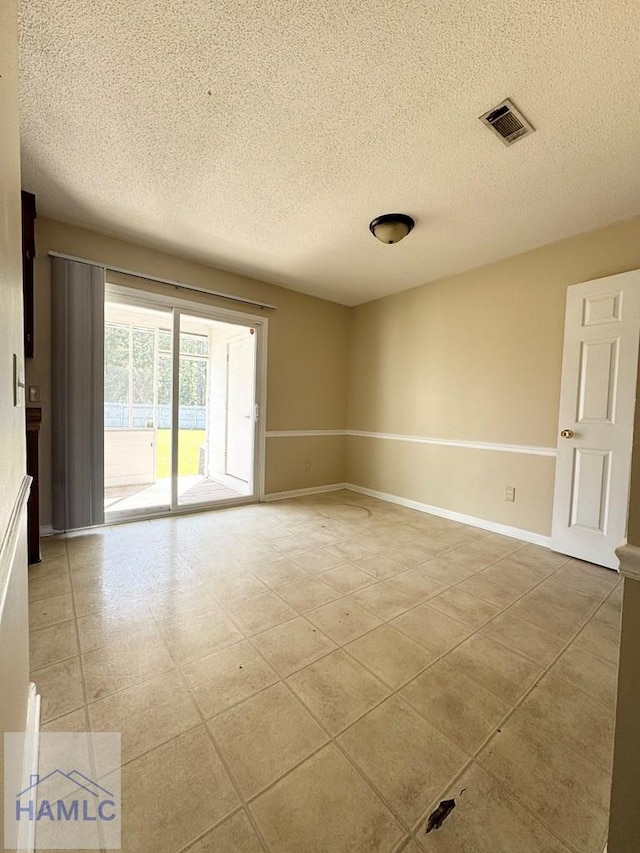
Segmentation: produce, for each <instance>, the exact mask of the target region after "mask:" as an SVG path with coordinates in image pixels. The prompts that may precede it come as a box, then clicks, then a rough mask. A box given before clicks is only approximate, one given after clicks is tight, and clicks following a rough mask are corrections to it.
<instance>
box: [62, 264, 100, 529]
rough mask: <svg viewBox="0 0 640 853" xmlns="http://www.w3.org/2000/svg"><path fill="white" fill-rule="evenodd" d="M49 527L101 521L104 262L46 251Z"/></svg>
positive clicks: (68, 526)
mask: <svg viewBox="0 0 640 853" xmlns="http://www.w3.org/2000/svg"><path fill="white" fill-rule="evenodd" d="M51 263H52V275H51V335H52V338H51V350H52V351H51V373H52V376H51V386H52V442H53V446H52V452H53V466H52V467H53V519H52V521H53V527H54V529H55V530H75V529H77V528H80V527H90V526H91V525H94V524H102V523H103V522H104V281H105V271H104V268H103V267H99V266H93V265H91V264H87V263H80V262H77V261H69V260H66V259H65V258H57V257H56V258H52V261H51Z"/></svg>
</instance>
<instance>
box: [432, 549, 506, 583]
mask: <svg viewBox="0 0 640 853" xmlns="http://www.w3.org/2000/svg"><path fill="white" fill-rule="evenodd" d="M490 562H491V560H490V559H489V558H487V557H484V556H482V555H479V554H476V553H475V552H468V551H467V550H463V549H461V550H456V551H450V552H449V553H447V554H444V555H443V556H442V557H437V558H436V559H434V560H429V561H428V562H426V563H422V564H421V565H420V570H421V571H423V572H426V574H428V575H429V576H430V577H432V578H435V579H436V580H439V581H441V582H442V583H445V584H447V585H450V584H453V583H459V582H460V581H463V580H466V578H470V577H471V576H472V575H475V574H476V573H477V572H480V571H482V569H485V568H486V567H487V565H488V564H489V563H490Z"/></svg>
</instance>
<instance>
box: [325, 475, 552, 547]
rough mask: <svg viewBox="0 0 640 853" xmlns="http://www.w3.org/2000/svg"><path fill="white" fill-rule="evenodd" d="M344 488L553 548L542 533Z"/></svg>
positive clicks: (357, 488) (349, 485) (353, 487)
mask: <svg viewBox="0 0 640 853" xmlns="http://www.w3.org/2000/svg"><path fill="white" fill-rule="evenodd" d="M342 488H345V489H349V491H352V492H359V493H360V494H362V495H369V497H371V498H379V499H380V500H382V501H388V502H389V503H392V504H398V506H404V507H407V508H408V509H416V510H418V512H426V513H428V514H429V515H437V516H439V517H440V518H448V519H450V520H451V521H459V522H460V523H461V524H468V525H469V526H470V527H480V528H481V529H482V530H490V531H491V532H492V533H499V534H500V535H501V536H510V537H511V538H512V539H520V540H522V541H523V542H530V543H531V544H533V545H542V546H543V547H545V548H550V547H551V538H550V537H549V536H543V535H542V534H541V533H532V532H531V531H530V530H523V529H522V528H520V527H510V526H509V525H508V524H499V523H498V522H497V521H487V519H485V518H476V516H474V515H464V513H461V512H454V511H453V510H451V509H442V507H439V506H431V505H430V504H425V503H420V501H412V500H409V498H401V497H399V496H398V495H390V494H387V493H386V492H378V491H376V490H375V489H366V488H365V487H364V486H356V485H354V484H353V483H345V484H344V486H342Z"/></svg>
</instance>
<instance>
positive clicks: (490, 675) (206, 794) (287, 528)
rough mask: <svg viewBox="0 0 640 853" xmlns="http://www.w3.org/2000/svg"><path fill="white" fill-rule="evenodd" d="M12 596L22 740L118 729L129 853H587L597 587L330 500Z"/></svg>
mask: <svg viewBox="0 0 640 853" xmlns="http://www.w3.org/2000/svg"><path fill="white" fill-rule="evenodd" d="M45 547H46V546H45ZM29 575H30V614H31V625H30V630H31V632H32V649H33V663H34V666H40V667H42V668H41V669H36V670H35V671H34V679H35V681H36V683H37V685H38V689H39V691H40V692H41V693H42V699H43V705H42V708H43V722H42V727H43V731H56V730H61V731H74V730H80V731H82V730H83V729H85V728H86V727H87V726H88V725H89V714H90V715H91V717H92V721H93V727H94V728H101V729H105V728H116V730H117V729H121V730H122V732H123V745H124V757H125V762H128V763H126V764H125V768H124V769H125V786H126V788H127V791H128V794H127V793H126V794H125V796H126V797H127V799H128V800H130V801H131V802H132V804H133V805H132V811H129V812H128V814H127V816H126V818H127V820H126V826H125V844H124V849H125V850H128V851H131V853H140V851H142V853H145V851H147V850H148V851H151V850H153V851H154V853H155V851H156V850H158V851H160V853H178V851H185V853H186V851H187V850H190V851H191V853H213V851H214V850H215V851H216V853H217V851H224V853H257V851H261V850H263V849H264V850H266V849H267V844H268V845H269V847H268V849H270V850H272V851H273V853H276V851H277V853H288V851H295V853H305V851H306V853H338V851H341V850H345V851H346V850H349V851H353V853H357V851H360V853H376V851H387V853H418V851H419V850H425V851H433V853H436V851H444V853H449V851H451V853H453V851H455V853H458V851H462V849H463V848H464V849H465V850H466V849H467V848H468V849H469V853H472V851H473V853H489V851H491V853H494V851H496V853H499V851H503V850H504V851H508V853H516V851H517V853H520V850H522V851H523V853H530V851H531V853H533V850H536V851H538V850H540V851H541V853H542V851H545V853H547V851H549V853H568V851H569V848H571V853H601V848H602V846H603V843H604V837H605V829H606V821H607V811H608V797H609V791H610V781H611V778H610V777H611V752H612V743H613V730H614V713H613V709H614V697H615V671H616V668H617V655H618V644H619V631H620V612H621V598H622V596H621V592H622V587H621V584H620V583H619V581H618V576H617V575H616V574H614V573H611V572H608V571H606V570H604V569H601V568H599V567H596V566H591V565H589V564H586V563H582V562H580V561H578V560H572V559H569V558H567V557H565V556H564V555H558V554H554V553H553V552H551V551H549V550H548V549H546V548H542V547H539V546H532V545H527V544H524V543H523V542H520V541H518V540H514V539H510V538H508V537H504V536H500V535H498V534H492V533H488V532H487V531H484V530H479V529H477V528H471V527H468V526H466V525H464V524H460V523H458V522H454V521H451V520H449V519H444V518H440V517H436V516H430V515H428V514H425V513H420V512H417V511H415V510H410V509H407V508H404V507H400V506H395V505H392V504H388V503H384V502H381V501H379V500H377V499H375V498H370V497H368V496H364V495H357V496H356V495H354V494H353V493H351V492H348V491H341V492H334V493H330V494H322V495H310V496H307V497H304V498H295V499H289V500H286V501H281V502H277V503H269V504H263V505H252V506H243V507H234V508H228V509H225V510H219V511H216V512H202V513H195V514H193V515H189V516H185V517H182V518H173V519H161V520H158V521H155V522H136V523H131V524H127V525H117V526H113V527H111V528H105V530H103V531H99V532H93V533H91V534H88V535H82V536H75V535H74V536H69V537H64V538H61V539H59V540H57V541H56V543H52V549H51V551H50V555H49V556H48V558H47V559H46V560H45V561H44V562H43V563H41V564H39V565H38V566H33V567H31V569H30V571H29ZM69 580H70V581H71V586H72V591H71V589H70V588H69ZM404 608H409V609H407V610H405V611H404V612H403V609H404ZM75 616H77V630H78V634H79V639H80V646H79V648H80V651H81V653H82V656H81V657H78V656H77V652H78V646H77V645H74V640H73V634H72V633H71V626H73V624H74V617H75ZM66 623H68V626H67V625H66ZM574 638H575V639H574ZM336 644H338V646H341V647H342V648H338V647H337V646H336ZM60 654H71V655H72V657H70V658H69V659H68V660H63V661H60V660H56V662H55V663H49V662H50V661H53V660H54V659H57V658H58V656H59V655H60ZM82 665H84V670H85V671H84V674H85V678H86V687H87V690H88V692H89V698H88V701H89V702H90V704H89V705H88V706H86V705H85V704H84V703H85V691H84V684H83V678H82ZM549 665H551V669H550V670H549V671H548V672H547V673H545V674H544V675H542V672H543V669H544V667H546V666H549ZM283 678H284V679H286V681H284V682H283V681H281V679H283ZM538 678H540V680H539V681H538V682H537V683H536V679H538ZM392 690H398V691H399V693H398V694H397V695H395V696H392V695H391V691H392ZM517 702H520V704H519V705H518V707H517V708H515V709H514V704H515V703H517ZM201 719H206V720H207V725H208V724H209V723H210V724H211V729H212V730H213V729H214V727H215V726H217V725H218V726H220V727H221V731H222V730H223V729H224V735H223V737H224V738H225V744H226V746H225V749H226V750H227V751H228V752H229V754H231V753H232V752H233V751H234V750H235V753H236V755H237V758H236V759H233V761H235V767H236V769H235V772H236V773H239V774H240V775H242V773H243V772H245V773H246V774H247V775H246V779H245V783H244V784H245V785H248V786H249V789H251V790H254V789H253V788H251V785H252V784H254V785H256V786H257V787H256V788H255V790H256V794H255V796H253V797H252V799H251V800H250V805H248V806H246V805H242V803H241V802H240V800H239V796H238V795H237V794H236V788H235V787H234V785H236V786H237V782H236V781H232V778H231V776H230V775H229V769H228V766H227V764H226V761H227V755H226V753H225V755H224V756H221V752H220V749H219V748H218V746H217V745H216V744H215V743H214V742H213V738H214V736H213V734H212V731H210V730H209V729H208V728H207V727H206V725H203V724H202V723H201V722H200V721H201ZM220 721H222V722H220ZM283 721H284V722H283ZM225 725H226V728H225ZM272 732H273V733H272ZM316 737H317V738H318V739H317V741H316V740H315V738H316ZM331 737H335V738H337V739H338V743H339V744H340V745H341V746H340V748H338V747H337V746H336V744H335V743H328V740H329V739H330V738H331ZM349 739H351V740H349ZM348 741H349V754H348V755H349V757H347V755H346V753H344V752H341V749H342V750H345V749H346V744H347V742H348ZM478 750H479V753H478V752H477V751H478ZM474 754H476V759H475V761H476V764H475V765H473V764H467V762H471V759H472V756H473V755H474ZM271 756H275V757H271ZM256 757H257V761H256ZM229 760H231V759H229ZM356 764H357V765H358V768H359V769H356V766H355V765H356ZM465 766H468V767H469V769H468V770H466V771H464V767H465ZM237 768H241V769H237ZM242 768H246V769H244V770H243V769H242ZM481 768H482V769H481ZM463 771H464V773H463V776H461V777H460V778H459V779H457V781H456V782H455V784H454V785H451V787H450V788H449V793H450V794H452V795H453V796H454V797H455V798H456V800H457V805H456V808H455V809H454V811H453V812H452V814H451V815H450V816H449V818H448V819H447V821H446V822H445V824H444V825H443V827H441V828H440V829H439V830H438V831H437V832H434V833H430V834H429V835H425V834H424V820H425V816H426V815H427V814H428V813H429V812H430V811H431V810H432V809H433V808H434V806H435V805H437V803H438V802H439V800H440V798H441V797H444V796H446V795H447V790H446V786H447V785H448V784H449V783H450V782H451V779H452V778H453V777H454V776H456V775H458V774H459V773H460V772H463ZM261 773H263V774H264V776H263V777H262V776H260V774H261ZM252 774H257V777H258V781H253V782H252ZM280 774H281V775H280ZM263 778H264V779H269V781H267V782H264V783H263ZM247 779H248V780H249V781H248V782H247V781H246V780H247ZM367 779H369V781H367ZM201 780H204V783H203V782H202V781H201ZM263 784H265V785H266V787H264V788H263V787H260V786H262V785H263ZM203 786H204V789H203ZM462 788H466V791H465V792H464V793H463V794H462V796H460V790H461V789H462ZM390 808H391V809H392V810H397V814H398V815H401V816H402V820H400V819H399V817H398V818H396V817H394V815H393V814H392V813H391V811H389V809H390ZM398 821H399V822H398ZM256 822H257V823H258V824H259V831H258V830H256V829H255V827H256ZM163 824H164V825H163ZM400 824H402V825H400ZM547 830H548V831H549V832H550V833H552V834H551V835H550V834H547ZM555 839H562V840H555ZM563 844H566V848H565V847H563V846H562V845H563Z"/></svg>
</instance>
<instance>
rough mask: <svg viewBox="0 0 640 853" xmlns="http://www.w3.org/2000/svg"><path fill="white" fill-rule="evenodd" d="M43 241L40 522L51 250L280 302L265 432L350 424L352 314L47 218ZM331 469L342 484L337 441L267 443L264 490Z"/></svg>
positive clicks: (38, 359)
mask: <svg viewBox="0 0 640 853" xmlns="http://www.w3.org/2000/svg"><path fill="white" fill-rule="evenodd" d="M36 238H37V260H36V334H35V358H34V359H33V360H32V361H30V363H29V364H28V368H27V380H28V382H29V384H32V385H40V386H41V389H42V390H41V393H42V430H41V435H40V441H41V444H40V447H41V493H42V509H41V520H42V524H43V525H47V524H49V523H50V520H51V405H50V399H51V398H50V390H51V364H50V351H51V336H50V262H49V258H48V252H49V251H50V250H54V251H59V252H63V253H66V254H69V255H74V256H77V257H81V258H86V259H88V260H95V261H99V262H101V263H104V264H106V265H109V264H113V266H117V267H121V268H125V269H130V270H135V271H136V272H141V273H145V274H147V275H157V276H160V277H162V278H169V279H172V280H175V281H181V282H184V283H186V284H192V285H195V286H197V287H202V288H205V289H212V290H218V291H223V292H225V293H233V294H235V295H239V296H245V297H249V298H251V299H257V300H260V301H264V302H268V303H270V304H273V305H276V306H277V308H278V310H277V311H269V312H266V316H268V317H269V358H268V370H267V373H268V376H267V385H268V389H267V429H268V430H324V429H344V428H345V426H346V407H347V371H346V363H347V355H348V339H347V335H348V317H349V309H348V308H345V307H344V306H341V305H337V304H335V303H333V302H327V301H325V300H322V299H315V298H313V297H311V296H306V295H304V294H301V293H296V292H294V291H292V290H286V289H284V288H281V287H275V286H273V285H269V284H265V283H263V282H259V281H254V280H252V279H248V278H244V277H242V276H236V275H233V274H232V273H226V272H222V271H220V270H216V269H213V268H211V267H206V266H203V265H201V264H196V263H192V262H190V261H186V260H184V259H181V258H176V257H173V256H171V255H166V254H164V253H162V252H158V251H155V250H152V249H146V248H143V247H141V246H136V245H134V244H132V243H126V242H124V241H122V240H117V239H113V238H110V237H105V236H103V235H100V234H96V233H94V232H91V231H86V230H83V229H81V228H75V227H72V226H69V225H65V224H63V223H60V222H56V221H55V220H52V219H46V218H44V217H39V218H38V221H37V232H36ZM147 286H149V287H151V286H152V285H147ZM156 289H158V290H160V291H162V292H168V293H171V294H173V295H175V290H173V289H172V288H168V287H166V286H159V287H157V288H156ZM179 295H180V296H181V297H184V296H185V295H187V296H189V298H192V297H193V298H194V299H196V300H198V299H199V300H200V301H206V302H208V303H209V304H220V305H221V306H222V307H225V308H230V307H235V308H237V309H238V310H240V311H242V310H249V311H252V310H253V311H255V310H256V309H247V307H246V306H245V307H244V308H243V306H242V305H234V303H231V302H228V301H224V300H216V299H215V298H213V297H207V296H202V297H200V296H198V294H185V293H184V292H182V293H180V294H179ZM276 458H277V459H279V460H280V462H279V463H276V461H275V460H276ZM307 460H309V461H310V462H311V470H310V471H306V469H305V463H306V461H307ZM327 472H330V473H331V476H335V477H336V480H335V481H334V482H343V481H344V447H343V444H341V443H340V441H333V442H326V443H324V444H323V443H322V442H320V443H318V441H317V440H316V439H315V438H314V437H308V438H307V437H304V438H269V439H268V440H267V457H266V491H267V493H269V492H279V491H288V490H291V489H300V488H307V487H309V486H314V485H323V484H325V483H326V482H327Z"/></svg>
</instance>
